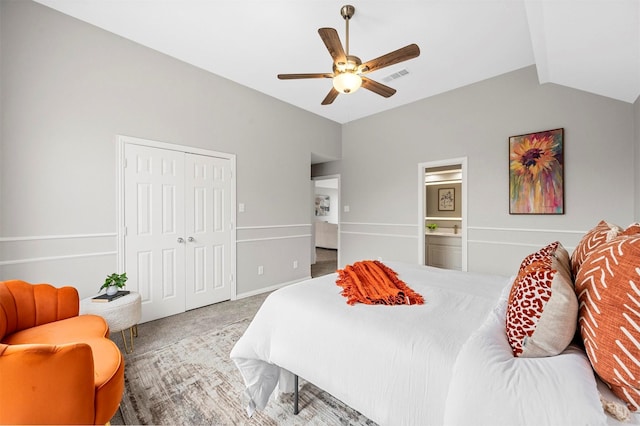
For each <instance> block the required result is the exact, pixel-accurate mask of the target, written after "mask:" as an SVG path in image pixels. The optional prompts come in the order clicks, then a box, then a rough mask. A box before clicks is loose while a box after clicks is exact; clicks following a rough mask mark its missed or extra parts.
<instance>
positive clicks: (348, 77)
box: [333, 72, 362, 95]
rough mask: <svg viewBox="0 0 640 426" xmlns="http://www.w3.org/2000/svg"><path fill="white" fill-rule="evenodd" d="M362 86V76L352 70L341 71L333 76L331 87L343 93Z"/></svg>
mask: <svg viewBox="0 0 640 426" xmlns="http://www.w3.org/2000/svg"><path fill="white" fill-rule="evenodd" d="M360 86H362V77H360V76H359V75H358V74H355V73H353V72H343V73H340V74H336V76H335V77H333V88H334V89H336V90H337V91H338V92H340V93H343V94H345V95H346V94H349V93H353V92H355V91H356V90H358V89H359V88H360Z"/></svg>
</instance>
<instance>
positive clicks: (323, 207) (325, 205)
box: [315, 194, 331, 216]
mask: <svg viewBox="0 0 640 426" xmlns="http://www.w3.org/2000/svg"><path fill="white" fill-rule="evenodd" d="M315 207H316V210H315V211H316V216H329V212H330V211H331V197H329V196H328V195H319V194H317V195H316V201H315Z"/></svg>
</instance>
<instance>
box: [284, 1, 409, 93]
mask: <svg viewBox="0 0 640 426" xmlns="http://www.w3.org/2000/svg"><path fill="white" fill-rule="evenodd" d="M355 11H356V8H355V7H353V6H351V5H346V6H342V8H341V9H340V15H341V16H342V17H343V18H344V20H345V22H346V41H347V42H346V44H345V49H343V48H342V44H341V43H340V37H339V36H338V32H337V31H336V30H335V29H333V28H320V29H319V30H318V33H319V34H320V38H322V41H323V42H324V44H325V46H327V50H329V54H330V55H331V58H333V73H316V74H278V78H279V79H280V80H293V79H300V78H332V79H333V87H332V88H331V90H330V91H329V94H327V96H326V97H325V98H324V100H323V101H322V105H329V104H331V103H332V102H333V101H334V100H335V99H336V98H337V97H338V95H339V94H340V93H343V94H349V93H353V92H355V91H356V90H358V89H359V88H360V87H361V86H362V87H364V88H365V89H367V90H371V91H372V92H374V93H377V94H378V95H380V96H384V97H385V98H388V97H390V96H392V95H393V94H394V93H396V90H395V89H393V88H391V87H389V86H385V85H384V84H381V83H378V82H377V81H374V80H371V79H370V78H367V77H364V74H367V73H370V72H372V71H377V70H379V69H381V68H384V67H388V66H390V65H394V64H397V63H400V62H403V61H407V60H409V59H413V58H417V57H418V56H420V48H419V47H418V45H417V44H410V45H408V46H405V47H403V48H401V49H398V50H394V51H393V52H390V53H387V54H386V55H382V56H380V57H378V58H375V59H372V60H370V61H367V62H365V63H364V64H363V63H362V61H361V60H360V58H358V57H357V56H353V55H350V54H349V20H350V19H351V18H352V17H353V14H354V13H355Z"/></svg>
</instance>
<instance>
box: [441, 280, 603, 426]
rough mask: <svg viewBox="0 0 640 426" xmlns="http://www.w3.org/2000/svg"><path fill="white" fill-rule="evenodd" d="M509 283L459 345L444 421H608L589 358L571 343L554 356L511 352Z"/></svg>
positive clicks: (559, 422) (464, 423)
mask: <svg viewBox="0 0 640 426" xmlns="http://www.w3.org/2000/svg"><path fill="white" fill-rule="evenodd" d="M508 291H509V287H508V288H506V289H505V291H504V292H503V295H502V297H501V298H500V300H499V302H498V305H497V306H496V307H495V308H494V310H493V311H492V312H491V313H490V314H489V316H488V317H487V319H486V320H485V322H484V323H483V324H482V325H481V326H480V328H479V329H478V330H476V331H475V332H474V333H473V334H472V335H471V336H470V337H469V339H468V340H467V341H466V342H465V344H464V345H463V347H462V349H461V351H460V353H459V354H458V358H457V360H456V362H455V365H454V368H453V375H452V378H451V384H450V387H449V393H448V396H447V401H446V406H445V418H444V420H445V424H446V425H471V424H474V425H516V424H517V425H571V424H576V425H585V424H589V425H597V424H601V425H604V424H607V416H606V414H605V413H604V411H603V409H602V405H601V403H600V398H599V394H598V390H597V387H596V380H595V377H594V374H593V371H592V369H591V365H590V364H589V360H588V359H587V357H586V355H585V354H584V352H583V351H582V350H581V349H578V348H577V347H575V346H573V345H571V346H569V347H568V348H567V349H566V350H565V351H564V352H563V353H561V354H560V355H557V356H554V357H544V358H515V357H514V356H513V353H512V351H511V346H510V345H509V342H508V341H507V336H506V333H505V329H504V323H505V313H506V305H507V297H508Z"/></svg>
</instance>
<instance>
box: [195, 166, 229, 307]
mask: <svg viewBox="0 0 640 426" xmlns="http://www.w3.org/2000/svg"><path fill="white" fill-rule="evenodd" d="M185 164H186V178H185V179H186V181H185V187H186V194H185V207H186V211H188V212H189V213H188V214H187V216H186V218H185V223H186V225H185V226H186V235H187V245H186V250H187V255H186V262H187V264H186V282H187V289H186V309H194V308H198V307H201V306H206V305H209V304H212V303H216V302H221V301H223V300H228V299H230V298H231V286H230V276H231V271H230V259H231V257H230V253H231V218H230V217H229V216H230V211H231V168H230V161H229V160H226V159H222V158H215V157H208V156H203V155H195V154H186V158H185Z"/></svg>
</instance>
